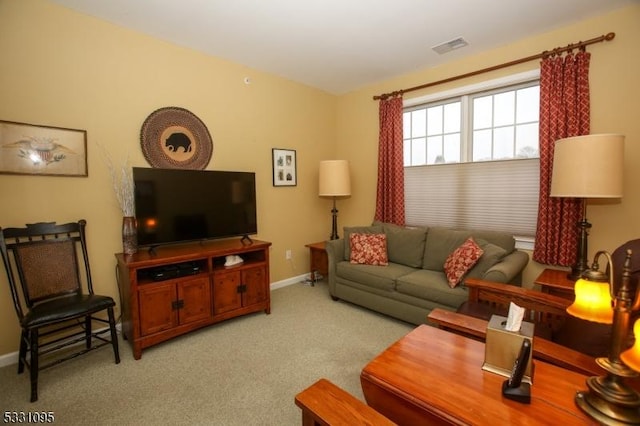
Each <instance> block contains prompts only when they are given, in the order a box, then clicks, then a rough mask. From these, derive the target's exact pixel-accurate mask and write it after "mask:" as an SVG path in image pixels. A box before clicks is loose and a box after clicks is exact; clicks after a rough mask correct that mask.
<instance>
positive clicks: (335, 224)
mask: <svg viewBox="0 0 640 426" xmlns="http://www.w3.org/2000/svg"><path fill="white" fill-rule="evenodd" d="M331 216H332V220H331V236H330V237H329V239H330V240H337V239H339V238H340V235H338V209H336V197H333V209H331Z"/></svg>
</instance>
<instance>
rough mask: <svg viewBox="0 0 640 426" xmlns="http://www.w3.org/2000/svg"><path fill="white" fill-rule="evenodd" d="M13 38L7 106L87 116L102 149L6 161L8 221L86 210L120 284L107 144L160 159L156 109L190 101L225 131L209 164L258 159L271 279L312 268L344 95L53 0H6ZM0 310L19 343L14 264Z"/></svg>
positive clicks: (109, 276)
mask: <svg viewBox="0 0 640 426" xmlns="http://www.w3.org/2000/svg"><path fill="white" fill-rule="evenodd" d="M0 52H2V61H1V63H2V65H1V66H0V120H8V121H19V122H27V123H34V124H41V125H51V126H58V127H68V128H75V129H85V130H87V133H88V157H89V158H88V161H89V177H88V178H71V177H44V176H12V175H0V196H1V197H2V198H1V200H2V207H1V208H0V225H1V226H3V227H10V226H23V225H24V224H25V223H30V222H35V221H43V220H56V221H58V222H66V221H74V220H77V219H80V218H84V219H86V220H87V222H88V229H87V232H88V238H89V254H90V258H91V266H92V272H93V276H94V281H95V287H96V291H98V292H101V293H106V294H110V295H112V296H114V297H115V296H116V295H117V287H116V281H115V275H114V266H115V258H114V253H116V252H120V251H122V243H121V239H120V238H121V237H120V235H121V234H120V230H121V223H122V219H121V218H122V215H121V213H120V211H119V209H118V206H117V202H116V200H115V197H114V194H113V191H112V186H111V180H110V177H109V173H108V169H107V167H106V165H105V162H104V161H103V159H102V157H101V156H100V151H99V149H98V147H97V146H96V144H100V145H102V146H104V147H105V148H106V149H107V150H108V151H109V152H110V153H111V155H112V157H113V158H114V159H115V160H124V159H125V157H126V155H127V153H128V154H129V155H130V157H131V162H132V164H133V165H135V166H147V167H148V166H149V165H148V163H147V162H146V160H145V159H144V157H143V155H142V151H141V149H140V136H139V135H140V127H141V125H142V123H143V121H144V120H145V118H146V117H147V116H148V115H149V114H150V113H151V112H153V111H154V110H156V109H157V108H161V107H165V106H180V107H183V108H186V109H188V110H190V111H191V112H193V113H194V114H196V115H197V116H198V117H199V118H200V119H201V120H202V121H203V122H204V123H205V124H206V125H207V127H208V129H209V132H210V133H211V135H212V138H213V144H214V147H213V157H212V159H211V162H210V163H209V166H208V167H207V168H208V169H213V170H242V171H255V172H256V178H257V197H258V200H257V201H258V230H259V234H258V235H257V238H259V239H263V240H267V241H271V242H272V243H273V246H272V249H271V281H272V282H277V281H280V280H284V279H286V278H290V277H294V276H297V275H301V274H303V273H305V272H306V271H307V269H308V252H307V249H306V248H305V247H304V245H305V244H307V243H310V242H315V241H320V240H323V239H325V238H326V237H327V236H328V235H329V233H330V230H331V217H330V213H329V211H330V209H331V204H330V201H328V200H322V199H320V198H318V196H317V175H318V162H319V161H320V160H321V159H332V158H333V155H334V152H335V139H336V137H335V104H336V98H335V97H334V96H332V95H328V94H326V93H324V92H322V91H318V90H315V89H311V88H309V87H306V86H303V85H300V84H296V83H293V82H290V81H287V80H284V79H281V78H277V77H275V76H273V75H269V74H265V73H261V72H257V71H254V70H252V69H248V68H246V67H244V66H241V65H238V64H234V63H230V62H226V61H223V60H220V59H217V58H213V57H210V56H206V55H203V54H201V53H198V52H196V51H193V50H189V49H185V48H181V47H177V46H175V45H171V44H168V43H165V42H162V41H160V40H157V39H153V38H150V37H147V36H145V35H142V34H139V33H135V32H132V31H129V30H125V29H123V28H120V27H117V26H114V25H112V24H109V23H106V22H104V21H99V20H96V19H94V18H91V17H88V16H85V15H81V14H78V13H76V12H73V11H70V10H68V9H65V8H62V7H59V6H57V5H54V4H52V3H49V2H47V1H44V0H24V1H11V0H0ZM245 77H250V79H251V84H250V85H246V84H244V78H245ZM272 148H287V149H295V150H296V151H297V158H298V185H297V186H296V187H279V188H275V187H273V186H272V178H271V149H272ZM286 249H291V250H292V254H293V260H292V261H286V260H285V250H286ZM0 324H2V325H0V354H4V353H8V352H13V351H15V350H17V344H18V326H17V322H16V318H15V313H14V311H13V306H12V304H11V303H10V298H9V291H8V287H7V285H6V278H5V276H4V272H2V274H1V275H0Z"/></svg>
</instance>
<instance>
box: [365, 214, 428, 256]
mask: <svg viewBox="0 0 640 426" xmlns="http://www.w3.org/2000/svg"><path fill="white" fill-rule="evenodd" d="M373 225H374V226H382V229H383V230H384V233H385V234H386V236H387V255H388V256H389V261H390V262H394V263H400V264H402V265H407V266H411V267H413V268H421V267H422V258H423V257H424V243H425V239H426V237H427V228H422V227H416V228H407V227H404V226H399V225H395V224H393V223H384V222H378V221H375V222H373Z"/></svg>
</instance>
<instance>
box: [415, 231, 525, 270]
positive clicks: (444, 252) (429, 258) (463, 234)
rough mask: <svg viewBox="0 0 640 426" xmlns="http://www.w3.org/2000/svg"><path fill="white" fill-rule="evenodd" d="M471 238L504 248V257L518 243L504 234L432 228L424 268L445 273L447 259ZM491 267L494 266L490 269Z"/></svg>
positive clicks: (426, 244)
mask: <svg viewBox="0 0 640 426" xmlns="http://www.w3.org/2000/svg"><path fill="white" fill-rule="evenodd" d="M469 237H473V238H474V239H475V240H476V241H481V240H484V241H486V242H487V243H491V244H494V245H496V246H498V247H500V248H502V249H503V250H504V251H505V253H504V255H507V254H509V253H511V252H512V251H513V250H515V247H516V241H515V239H514V238H513V236H511V235H510V234H507V233H504V232H496V231H476V230H462V229H451V228H444V227H439V226H436V227H431V228H429V232H428V233H427V239H426V242H425V247H424V259H423V261H422V268H423V269H429V270H432V271H444V262H445V261H446V260H447V257H448V256H449V255H450V254H451V253H452V252H453V251H454V250H455V249H457V248H458V247H460V245H461V244H462V243H464V242H465V241H466V239H467V238H469ZM504 255H503V256H504ZM491 266H493V265H490V266H489V267H491ZM483 267H484V264H483ZM489 267H487V269H488V268H489Z"/></svg>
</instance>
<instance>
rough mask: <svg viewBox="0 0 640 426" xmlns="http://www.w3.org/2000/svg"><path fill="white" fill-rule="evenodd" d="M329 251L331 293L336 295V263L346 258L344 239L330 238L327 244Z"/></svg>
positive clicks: (328, 272)
mask: <svg viewBox="0 0 640 426" xmlns="http://www.w3.org/2000/svg"><path fill="white" fill-rule="evenodd" d="M325 250H326V251H327V260H328V268H327V269H328V270H327V275H328V277H327V282H328V283H329V294H331V295H332V296H335V294H336V293H335V288H336V265H337V264H338V262H341V261H342V260H344V240H343V239H337V240H329V241H327V243H326V245H325Z"/></svg>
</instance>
